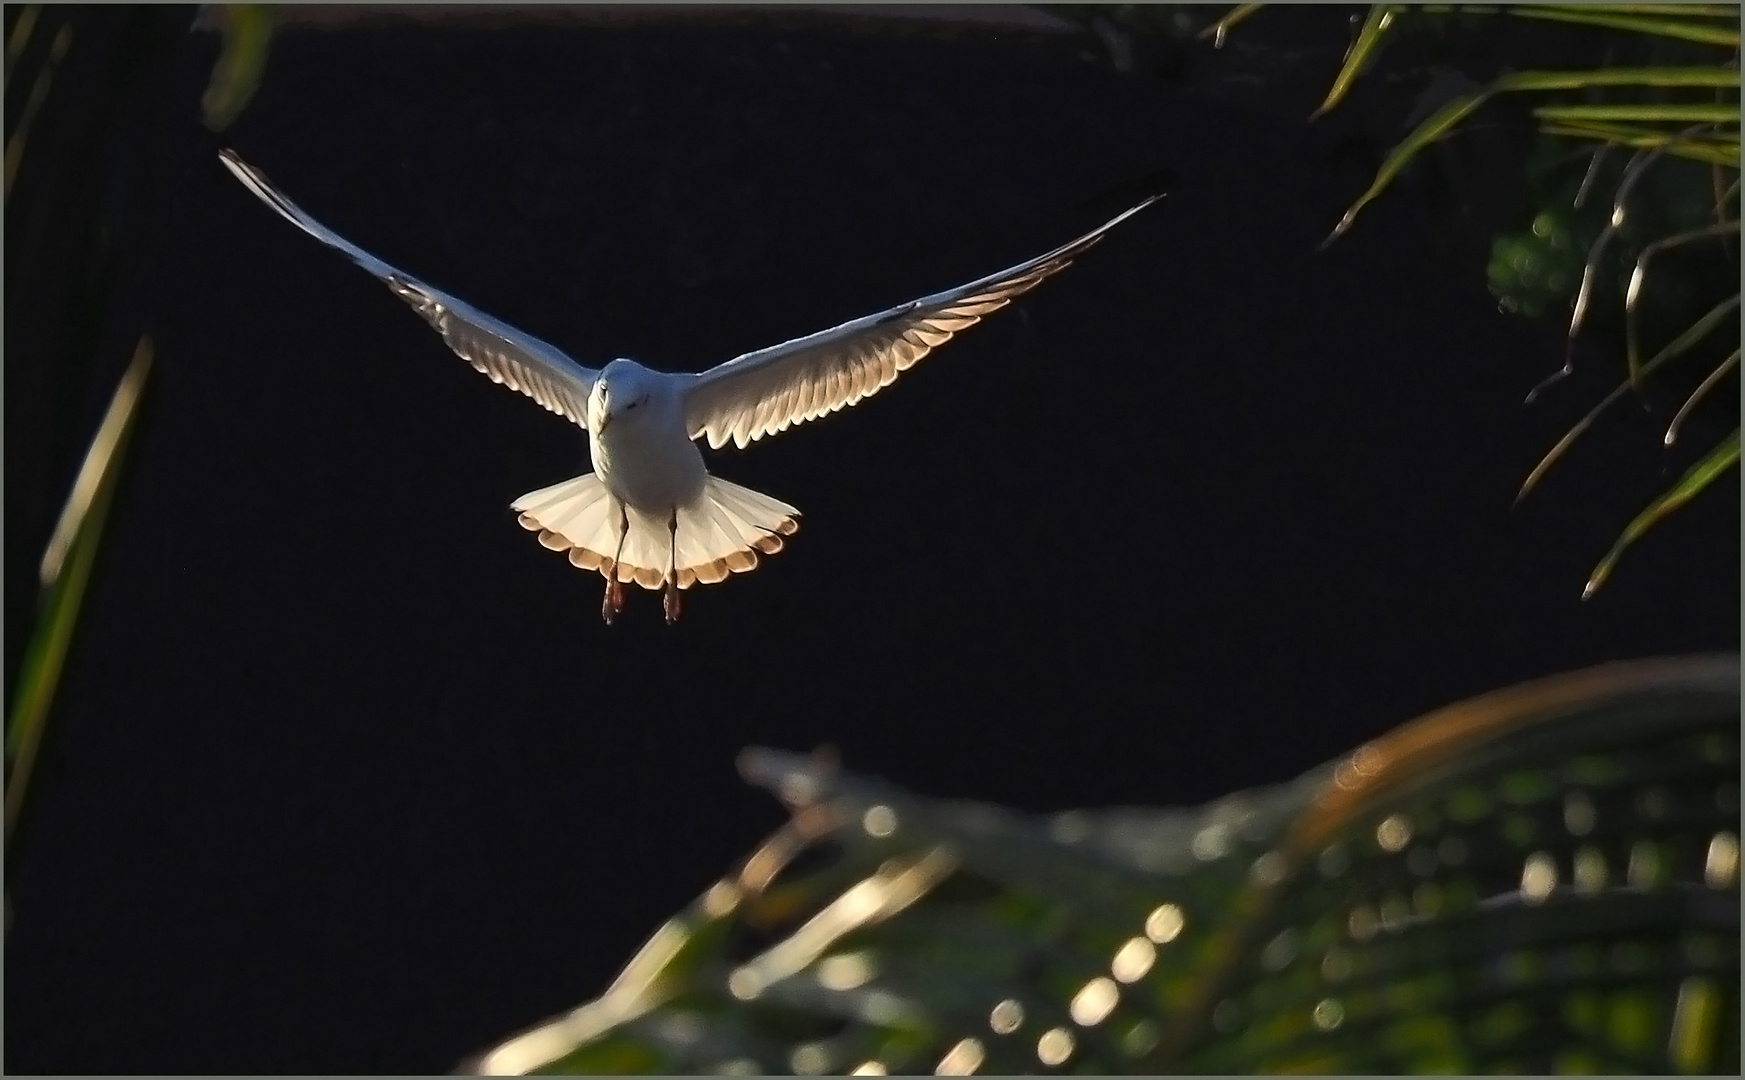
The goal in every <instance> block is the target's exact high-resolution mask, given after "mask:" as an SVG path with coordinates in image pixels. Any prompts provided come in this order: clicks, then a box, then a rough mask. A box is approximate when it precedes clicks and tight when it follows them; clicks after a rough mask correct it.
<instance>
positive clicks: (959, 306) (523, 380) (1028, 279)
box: [219, 150, 1161, 623]
mask: <svg viewBox="0 0 1745 1080" xmlns="http://www.w3.org/2000/svg"><path fill="white" fill-rule="evenodd" d="M219 157H220V159H221V160H222V161H223V162H224V164H225V166H226V167H228V168H229V169H230V171H231V172H232V173H233V174H234V175H235V176H236V178H237V179H238V180H240V181H242V183H243V185H244V186H246V187H247V188H248V189H249V190H250V191H252V192H254V194H255V195H256V196H257V197H259V198H260V200H261V201H262V202H264V203H266V204H267V205H268V206H270V207H272V208H273V209H274V210H277V211H278V212H279V213H280V214H281V215H282V216H283V217H284V218H285V219H286V220H288V221H290V222H291V223H292V224H293V225H296V226H297V227H298V228H300V229H302V230H303V231H304V232H306V233H308V234H309V235H310V236H313V237H315V239H317V240H320V241H321V242H322V243H324V244H327V245H328V246H329V247H333V248H336V249H338V250H339V251H341V252H342V253H344V254H345V255H346V256H347V257H348V258H350V259H351V260H352V261H353V262H355V263H357V264H358V265H359V266H361V267H363V268H364V269H365V270H367V271H369V272H370V273H371V274H374V275H375V276H376V277H377V278H379V279H380V280H381V281H383V282H384V283H385V284H386V285H387V286H388V288H389V289H391V290H392V291H393V293H394V295H396V296H398V297H400V299H402V300H404V301H406V302H407V303H408V304H410V305H411V306H412V308H413V309H414V310H416V311H417V312H418V313H419V314H420V315H422V316H424V318H425V319H426V321H428V322H429V323H430V325H431V326H433V327H434V328H435V329H436V331H437V332H438V333H440V334H441V335H442V337H443V340H444V341H446V342H447V343H448V346H449V348H451V349H453V350H454V351H455V352H456V353H458V354H459V355H460V356H461V357H462V358H463V359H465V360H466V361H467V362H468V363H470V364H471V365H472V366H473V367H474V368H477V369H478V370H479V371H481V372H483V373H484V374H486V375H488V376H490V378H491V381H492V382H498V383H502V384H503V385H505V386H508V387H509V388H510V389H512V390H519V391H520V392H521V393H523V394H526V395H527V396H528V397H530V398H532V399H533V400H535V401H537V402H539V404H541V405H543V406H545V407H546V408H547V409H549V410H551V411H552V412H554V413H557V414H558V415H560V416H563V417H565V418H567V419H569V420H570V421H572V422H574V423H575V424H578V425H580V426H581V427H583V428H585V429H586V430H587V432H588V447H589V450H590V451H591V452H592V455H593V461H594V470H595V471H594V472H591V473H587V474H584V475H582V476H578V477H576V478H574V479H572V480H565V481H564V482H562V483H560V484H553V485H552V486H551V487H547V488H541V489H540V490H538V491H533V492H529V493H528V494H526V495H523V496H521V497H520V498H519V499H516V500H515V502H514V504H513V506H514V509H515V510H517V511H520V514H521V517H520V521H521V524H522V525H524V526H526V527H527V528H528V529H532V530H537V531H538V533H539V541H540V543H542V544H544V545H545V546H546V547H548V548H552V549H554V550H558V551H566V552H568V554H569V559H570V562H572V563H574V564H575V565H577V566H579V567H583V568H584V569H588V570H597V571H599V572H600V574H601V575H602V576H603V577H605V579H606V597H605V601H604V602H603V604H602V605H601V614H602V616H603V617H604V618H605V620H606V621H607V622H608V623H610V622H611V621H612V620H613V618H614V617H615V616H616V615H617V614H618V612H619V611H620V610H621V609H622V607H623V605H624V590H623V586H624V585H625V584H627V583H629V582H635V583H636V584H638V585H641V586H642V587H644V588H646V589H662V588H664V590H665V596H664V607H665V611H666V618H667V621H668V622H669V623H670V622H673V621H675V620H677V618H678V615H679V590H681V589H687V588H690V587H691V586H692V585H693V584H696V583H698V582H701V583H703V584H713V583H715V582H717V581H720V580H722V579H723V578H725V577H726V576H727V575H728V574H729V573H730V572H735V571H745V570H750V569H752V568H753V567H755V566H756V565H757V561H758V556H759V554H764V555H769V554H773V553H775V552H777V551H780V550H781V548H782V543H783V539H782V538H783V537H785V536H789V535H792V534H793V533H794V531H795V530H797V529H798V528H799V523H798V521H797V519H798V517H799V516H800V512H799V511H798V510H796V509H794V508H793V507H792V506H789V505H788V504H787V503H784V502H781V501H780V500H777V499H772V498H770V497H769V496H767V495H762V494H759V493H758V492H755V491H751V490H750V489H748V488H743V487H740V486H739V485H737V484H732V483H729V482H727V481H725V480H722V479H721V478H720V477H717V476H712V475H710V473H709V472H708V470H707V469H706V468H705V467H704V464H703V455H702V453H701V452H700V451H699V450H698V448H697V442H696V441H697V440H699V439H707V440H708V442H709V445H710V446H711V447H716V448H719V447H722V446H725V445H726V444H727V443H729V442H732V443H733V444H735V445H736V446H739V447H745V446H747V445H749V444H750V443H752V442H753V441H755V440H757V439H760V438H763V437H764V436H765V435H773V434H775V433H776V432H778V431H785V430H787V428H788V427H789V426H791V425H793V424H798V423H802V422H804V421H806V420H813V419H816V418H818V417H820V416H825V415H828V414H830V413H833V412H835V411H837V410H838V409H842V408H846V407H847V406H850V405H853V404H855V403H856V402H858V401H860V400H862V399H863V398H867V397H870V396H871V395H873V394H876V393H878V391H879V390H880V389H881V388H883V387H886V386H889V385H890V384H891V383H892V382H893V381H895V380H896V377H897V375H898V374H899V373H901V372H903V371H906V370H908V369H909V368H910V367H913V366H914V365H915V364H916V363H917V362H918V361H920V359H921V358H922V357H924V356H926V355H927V354H928V353H929V352H931V351H933V350H934V349H935V348H937V347H939V346H940V345H943V344H945V343H946V342H947V341H950V340H951V338H952V335H954V334H956V333H958V332H959V331H961V330H965V329H968V328H969V327H971V326H974V325H975V324H976V323H977V322H980V321H981V319H982V317H983V316H985V315H987V314H989V313H990V312H993V311H997V310H999V309H1000V308H1002V307H1005V306H1006V305H1007V304H1009V303H1011V302H1012V300H1013V299H1014V298H1015V297H1017V296H1019V295H1021V294H1023V293H1025V292H1028V291H1029V290H1030V289H1032V288H1035V287H1036V286H1037V285H1038V284H1040V283H1041V282H1042V281H1044V280H1046V279H1047V278H1048V277H1050V276H1052V275H1053V274H1055V273H1057V272H1058V271H1060V270H1062V269H1064V268H1065V267H1066V266H1067V265H1068V264H1069V263H1070V262H1072V260H1073V259H1074V258H1076V257H1077V256H1078V255H1080V254H1082V253H1083V252H1084V251H1086V250H1087V249H1088V248H1090V247H1091V246H1092V245H1094V244H1096V242H1097V241H1099V240H1101V239H1102V238H1103V235H1104V234H1105V233H1107V232H1108V231H1109V230H1110V229H1112V228H1114V227H1115V226H1116V225H1119V224H1120V223H1121V222H1123V221H1125V220H1127V219H1128V218H1130V217H1132V216H1133V215H1134V214H1136V213H1138V212H1139V211H1140V210H1142V209H1144V208H1145V207H1146V206H1149V205H1150V204H1151V203H1153V202H1155V201H1156V200H1157V199H1158V198H1160V197H1161V196H1156V195H1154V196H1152V197H1151V198H1148V199H1146V200H1145V201H1143V202H1141V203H1139V204H1138V205H1137V206H1134V207H1133V208H1132V209H1130V210H1127V211H1126V212H1125V213H1123V214H1121V215H1120V216H1118V217H1116V218H1114V219H1113V220H1111V221H1109V222H1108V223H1107V224H1105V225H1103V226H1102V227H1100V228H1098V229H1095V230H1093V231H1091V232H1089V233H1086V234H1085V235H1084V236H1081V237H1079V238H1078V239H1077V240H1074V241H1072V242H1071V243H1069V244H1065V245H1063V246H1061V247H1058V248H1056V249H1054V250H1053V251H1050V252H1048V253H1047V254H1046V255H1041V256H1038V257H1037V258H1034V259H1031V260H1029V261H1028V262H1025V263H1020V264H1019V265H1017V266H1014V267H1012V268H1011V269H1009V270H1002V271H1000V272H999V273H997V274H991V275H989V276H988V277H985V278H982V279H980V280H979V281H972V282H970V283H969V284H968V285H960V286H958V287H957V288H955V289H948V290H946V291H945V292H940V293H935V294H933V295H932V296H927V297H923V298H922V299H920V300H915V301H911V302H910V303H907V304H902V305H899V306H897V307H894V308H891V309H890V310H888V311H883V312H880V313H878V314H876V315H868V316H866V317H865V318H861V319H855V320H853V321H852V322H846V323H843V324H842V325H841V326H838V327H835V328H833V329H830V330H824V331H821V332H820V333H816V334H811V335H809V336H807V337H801V338H795V339H794V340H792V341H787V342H783V343H782V344H780V345H774V346H771V347H769V348H767V349H759V350H757V351H756V352H749V353H746V354H744V355H743V356H738V357H735V358H734V359H732V360H729V361H727V362H726V363H724V364H719V365H717V366H715V367H713V368H710V369H709V370H708V371H704V372H701V373H698V374H677V373H669V372H664V371H655V370H653V369H651V368H646V367H643V366H642V365H641V364H638V363H637V362H636V361H634V360H625V359H618V360H613V361H612V362H610V363H608V364H606V365H605V366H603V367H600V368H590V367H584V366H582V365H581V364H578V363H576V362H575V361H574V360H572V359H570V358H569V357H568V356H566V355H564V353H562V352H561V351H559V350H558V349H557V348H555V347H553V346H551V345H548V344H546V343H545V342H543V341H540V340H539V339H538V338H535V337H532V336H530V335H528V334H525V333H522V332H521V331H519V330H517V329H515V328H514V327H512V326H507V325H505V324H503V323H501V322H498V321H497V320H496V319H493V318H492V317H491V316H489V315H486V314H485V313H484V312H482V311H479V310H478V309H477V308H474V307H473V306H472V305H470V304H468V303H466V302H465V301H462V300H458V299H456V298H455V297H452V296H450V295H448V294H447V293H445V292H442V291H441V290H440V289H435V288H432V287H431V286H429V285H426V284H424V283H423V282H421V281H419V280H418V279H416V278H414V277H412V276H410V275H408V274H405V273H403V272H401V271H400V270H397V269H395V268H394V267H392V266H389V265H388V264H387V263H385V262H383V261H381V260H380V259H378V258H376V257H375V256H373V255H371V254H369V253H368V252H366V251H364V250H363V249H361V248H359V247H357V246H356V245H355V244H353V243H351V242H350V241H349V240H346V239H345V238H344V237H342V236H340V235H339V234H337V233H335V232H333V231H332V230H331V229H328V228H327V227H326V226H325V225H322V224H321V223H320V222H319V221H316V220H315V219H314V218H312V217H310V216H309V215H308V214H306V213H304V212H303V211H302V210H301V209H299V208H298V207H297V205H296V204H295V203H293V202H291V200H289V199H287V198H286V197H285V196H284V195H283V194H281V193H280V192H279V191H278V189H276V188H274V187H273V185H272V184H271V183H270V182H268V180H267V178H266V176H265V175H263V174H262V173H261V171H260V170H259V169H256V168H254V167H253V166H252V165H249V164H248V163H247V162H245V161H243V160H242V159H241V158H240V157H238V156H237V155H236V154H235V153H234V152H232V151H230V150H223V151H221V152H220V154H219Z"/></svg>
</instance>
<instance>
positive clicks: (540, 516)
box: [513, 473, 800, 589]
mask: <svg viewBox="0 0 1745 1080" xmlns="http://www.w3.org/2000/svg"><path fill="white" fill-rule="evenodd" d="M620 505H621V504H620V503H619V501H618V500H617V499H616V498H615V497H613V495H612V493H611V492H609V491H607V490H606V485H605V484H603V483H601V482H600V478H599V476H597V475H595V474H594V473H585V474H583V475H581V476H578V477H575V478H574V479H570V480H565V481H563V482H562V483H560V484H553V485H551V486H550V487H546V488H540V489H539V490H538V491H530V492H528V493H527V494H525V495H523V496H521V497H520V498H519V499H516V500H515V502H514V504H513V508H514V509H515V510H518V511H520V513H521V516H520V518H519V520H520V522H521V524H522V526H523V527H524V528H527V529H529V530H532V531H534V532H537V533H539V542H540V543H541V544H542V545H544V546H545V547H547V548H550V549H551V550H553V551H563V552H568V554H569V559H570V562H571V563H573V564H574V565H576V566H579V567H581V568H582V569H584V570H597V571H599V572H600V573H601V574H602V575H603V576H605V577H607V578H613V577H616V579H617V580H618V581H621V582H625V583H629V582H635V583H636V584H638V585H641V586H642V587H643V588H645V589H659V588H660V587H661V586H662V585H664V584H665V583H666V576H667V558H668V552H669V548H670V546H671V544H670V536H669V533H668V527H667V519H666V518H664V517H661V516H654V515H649V514H644V513H641V512H639V511H637V510H636V509H635V508H633V507H632V508H625V509H623V510H621V509H620ZM799 516H800V512H799V511H798V510H796V509H794V508H793V507H792V506H789V505H788V504H787V503H785V502H782V501H781V500H779V499H772V498H770V497H769V496H768V495H763V494H760V493H758V492H755V491H752V490H751V489H750V488H743V487H740V486H739V485H738V484H732V483H729V482H727V481H726V480H722V479H720V478H719V477H714V476H711V477H708V478H707V479H706V480H705V481H704V482H703V493H702V494H701V495H700V496H698V497H697V499H696V501H695V502H693V503H692V504H690V505H689V506H681V507H679V509H678V519H679V531H678V550H677V558H676V560H675V561H676V564H677V577H678V584H679V588H681V589H688V588H690V587H691V586H692V585H694V584H697V583H699V582H701V583H702V584H704V585H713V584H715V583H716V582H718V581H721V580H723V579H724V578H726V577H727V575H728V574H730V573H744V572H745V571H747V570H752V569H754V568H756V566H757V562H758V557H759V556H760V555H774V554H775V553H776V552H778V551H780V550H782V546H783V542H784V541H783V538H784V537H787V536H792V535H793V534H794V533H795V532H797V531H798V530H799V528H800V523H799V521H798V520H797V519H798V518H799ZM624 518H628V520H629V523H630V529H629V532H628V534H626V536H625V537H624V551H623V555H622V556H621V557H620V558H619V560H618V564H617V566H616V567H614V566H613V563H612V555H613V553H614V552H615V551H617V550H618V533H619V528H620V525H621V521H622V520H623V519H624Z"/></svg>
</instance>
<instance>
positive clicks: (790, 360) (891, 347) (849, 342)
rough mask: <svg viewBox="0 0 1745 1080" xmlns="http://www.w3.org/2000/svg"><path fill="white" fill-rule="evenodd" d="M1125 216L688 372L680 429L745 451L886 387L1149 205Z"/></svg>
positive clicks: (1136, 207)
mask: <svg viewBox="0 0 1745 1080" xmlns="http://www.w3.org/2000/svg"><path fill="white" fill-rule="evenodd" d="M1161 197H1162V196H1161V195H1154V196H1152V197H1151V198H1149V199H1146V200H1145V201H1144V202H1142V203H1140V204H1139V205H1137V206H1135V207H1133V208H1132V209H1130V210H1128V211H1127V212H1126V213H1124V214H1122V215H1121V216H1119V217H1117V218H1115V219H1114V220H1112V221H1110V222H1109V223H1108V224H1106V225H1103V226H1102V227H1101V228H1098V229H1095V230H1093V231H1091V232H1088V233H1086V234H1085V235H1083V236H1081V237H1079V238H1078V239H1077V240H1074V241H1073V242H1072V243H1070V244H1066V245H1064V246H1062V247H1058V248H1055V249H1054V250H1053V251H1050V252H1049V253H1048V254H1046V255H1041V256H1038V257H1037V258H1034V259H1031V260H1030V261H1029V262H1026V263H1020V264H1019V265H1017V266H1014V267H1012V268H1011V269H1009V270H1002V271H1000V272H999V273H997V274H992V275H990V276H988V277H985V278H982V279H981V280H979V281H972V282H970V283H969V284H968V285H960V286H958V287H957V288H955V289H949V290H947V291H945V292H942V293H935V294H934V295H932V296H928V297H923V298H922V299H920V300H914V301H911V302H910V303H907V304H902V305H899V306H897V307H894V308H891V309H890V310H889V311H882V312H880V313H878V314H877V315H868V316H867V317H865V318H863V319H855V320H854V321H853V322H846V323H843V324H842V325H841V326H838V327H836V328H835V329H832V330H825V331H823V332H821V333H817V334H812V335H810V336H808V337H802V338H795V339H794V340H792V341H787V342H783V343H782V344H780V345H774V346H771V347H770V348H767V349H759V350H758V351H757V352H751V353H746V354H745V355H743V356H739V357H736V358H734V359H732V360H729V361H727V362H726V363H725V364H720V365H718V366H716V367H713V368H710V369H709V370H708V371H705V372H702V373H700V374H698V375H696V376H693V377H692V379H691V381H690V382H689V383H688V385H687V387H686V390H685V423H686V425H687V426H688V428H689V429H690V434H691V437H692V438H693V439H695V438H701V437H707V438H708V440H709V445H710V446H712V447H717V448H719V447H722V446H725V445H726V444H727V443H728V441H730V440H731V441H732V442H733V443H735V444H736V445H738V446H739V447H741V448H743V447H745V446H746V445H747V444H749V443H751V442H752V441H753V440H755V439H760V438H762V437H763V436H765V435H773V434H775V433H776V432H778V431H785V430H787V428H788V426H789V425H790V424H798V423H800V422H801V421H804V420H813V419H816V418H817V417H820V416H826V415H828V414H830V413H833V412H835V411H836V410H838V409H841V408H844V407H846V406H849V405H853V404H854V403H855V402H857V401H859V400H861V399H862V398H865V397H870V396H872V395H873V394H876V393H877V392H878V391H879V390H880V389H881V388H882V387H885V386H889V385H890V384H891V383H892V382H894V381H895V380H896V378H897V374H898V373H899V372H902V371H906V370H907V369H909V368H910V367H913V366H914V365H915V364H916V363H918V362H919V361H920V359H921V358H922V357H923V356H926V355H927V354H928V353H929V352H932V351H933V350H934V349H936V348H938V347H939V346H940V345H943V344H945V343H946V342H947V341H950V340H951V337H952V335H953V334H956V333H957V332H958V331H960V330H966V329H968V328H969V327H971V326H974V325H975V324H976V323H978V322H980V321H981V320H982V317H983V316H984V315H987V314H989V313H991V312H994V311H997V310H999V309H1000V308H1003V307H1005V306H1006V305H1007V304H1009V303H1011V302H1012V300H1013V298H1014V297H1017V296H1019V295H1021V294H1023V293H1025V292H1028V291H1029V290H1031V289H1033V288H1035V287H1036V286H1037V285H1038V284H1040V283H1041V282H1043V281H1044V280H1046V279H1047V278H1048V277H1050V276H1051V275H1053V274H1055V273H1057V272H1058V271H1060V270H1063V269H1065V268H1066V266H1067V265H1068V264H1069V263H1071V262H1072V260H1073V259H1074V258H1076V257H1077V256H1078V255H1080V254H1081V253H1083V252H1084V251H1086V250H1087V249H1089V248H1090V247H1091V246H1093V245H1094V244H1096V242H1097V241H1099V240H1101V239H1102V238H1103V234H1104V233H1107V232H1108V231H1109V230H1110V229H1113V228H1114V227H1115V226H1117V225H1119V224H1120V223H1121V222H1123V221H1126V220H1127V219H1128V218H1130V217H1132V216H1133V215H1134V214H1137V213H1138V212H1139V211H1141V210H1143V209H1145V208H1146V207H1147V206H1149V205H1151V204H1152V203H1153V202H1156V201H1157V200H1158V199H1159V198H1161Z"/></svg>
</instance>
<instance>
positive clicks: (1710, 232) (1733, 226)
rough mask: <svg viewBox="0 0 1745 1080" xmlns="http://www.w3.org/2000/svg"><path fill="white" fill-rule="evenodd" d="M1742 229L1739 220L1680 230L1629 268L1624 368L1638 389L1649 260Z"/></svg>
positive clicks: (1649, 248)
mask: <svg viewBox="0 0 1745 1080" xmlns="http://www.w3.org/2000/svg"><path fill="white" fill-rule="evenodd" d="M1738 231H1739V223H1738V222H1737V221H1732V222H1728V223H1726V224H1724V225H1705V226H1704V227H1702V228H1700V229H1691V230H1690V231H1689V232H1682V233H1678V234H1676V235H1673V236H1668V237H1664V238H1662V239H1660V240H1656V241H1654V243H1652V244H1649V245H1648V246H1647V247H1645V248H1643V249H1642V254H1641V255H1640V256H1639V257H1638V258H1637V259H1636V268H1635V269H1634V270H1632V271H1631V272H1630V284H1629V286H1628V287H1627V288H1626V289H1625V290H1624V369H1625V370H1626V371H1628V372H1629V373H1630V385H1631V386H1634V387H1636V388H1637V389H1638V390H1640V389H1641V386H1642V353H1641V348H1640V346H1641V336H1642V335H1641V333H1640V327H1639V326H1638V321H1639V320H1638V318H1637V314H1636V303H1637V301H1638V300H1640V299H1641V298H1642V286H1643V284H1644V282H1646V281H1647V279H1648V264H1649V263H1650V262H1651V261H1653V259H1654V257H1655V256H1656V255H1659V254H1660V253H1661V252H1663V251H1669V250H1671V249H1673V248H1676V247H1683V246H1684V245H1685V244H1692V243H1695V242H1697V241H1698V240H1711V239H1714V238H1716V237H1722V236H1727V235H1730V234H1733V233H1737V232H1738Z"/></svg>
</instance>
